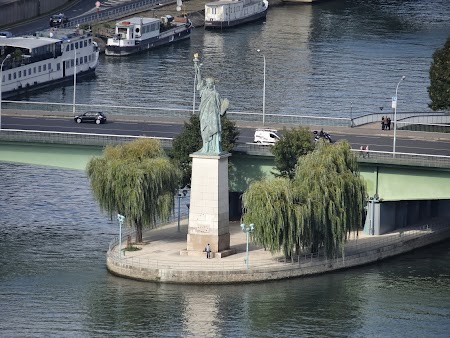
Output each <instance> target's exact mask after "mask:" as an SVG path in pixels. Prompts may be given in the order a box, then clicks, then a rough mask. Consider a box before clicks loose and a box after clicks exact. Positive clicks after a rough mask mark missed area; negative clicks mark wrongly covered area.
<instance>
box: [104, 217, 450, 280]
mask: <svg viewBox="0 0 450 338" xmlns="http://www.w3.org/2000/svg"><path fill="white" fill-rule="evenodd" d="M424 225H425V222H424V223H423V224H416V225H415V226H413V227H410V228H404V229H398V230H397V231H395V232H392V233H388V234H384V235H381V236H366V235H364V234H363V233H362V232H359V234H358V237H356V234H352V235H351V236H350V239H349V240H348V241H347V243H346V244H345V255H344V256H343V257H339V258H337V259H326V258H325V257H323V256H320V255H317V254H313V255H311V254H306V255H302V256H299V257H295V259H293V260H292V261H287V262H286V261H285V260H284V258H283V256H282V254H281V253H276V254H271V253H270V252H269V251H266V250H264V249H263V248H261V247H258V246H256V245H254V244H252V243H251V242H250V243H249V261H248V269H247V265H246V234H245V233H244V232H243V231H242V230H241V227H240V224H239V223H238V222H231V223H230V248H232V249H234V250H236V254H234V255H231V256H227V257H224V258H214V257H213V258H211V259H207V258H206V254H205V253H198V256H181V255H180V251H182V250H185V249H186V236H187V230H188V226H187V220H183V221H182V222H181V226H180V232H178V231H177V222H175V223H171V224H168V225H165V226H162V227H160V228H157V229H153V230H147V231H145V232H144V238H143V239H144V243H142V244H139V245H135V246H137V247H139V248H140V250H138V251H124V255H123V256H122V257H121V258H119V257H118V247H117V245H112V246H111V249H110V250H109V251H108V253H107V268H108V270H109V271H110V272H111V273H113V274H115V275H118V276H121V277H125V278H130V279H136V280H144V281H150V282H165V283H182V284H229V283H242V282H259V281H267V280H277V279H286V278H294V277H301V276H306V275H314V274H320V273H326V272H331V271H336V270H340V269H346V268H351V267H356V266H360V265H364V264H368V263H372V262H376V261H379V260H381V259H385V258H388V257H392V256H395V255H398V254H402V253H405V252H408V251H411V250H413V249H415V248H419V247H422V246H425V245H430V244H432V243H435V242H438V241H442V240H444V239H446V238H449V237H450V226H449V222H448V220H434V221H432V222H429V223H428V224H427V225H426V226H424ZM133 241H134V238H133ZM116 244H117V243H116ZM206 244H207V243H205V246H206ZM125 246H126V243H124V242H122V247H123V248H125Z"/></svg>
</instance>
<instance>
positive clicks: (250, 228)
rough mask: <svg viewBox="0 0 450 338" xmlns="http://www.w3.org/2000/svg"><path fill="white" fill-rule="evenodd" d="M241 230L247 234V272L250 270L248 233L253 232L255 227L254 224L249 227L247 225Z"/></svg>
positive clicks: (243, 225) (242, 225)
mask: <svg viewBox="0 0 450 338" xmlns="http://www.w3.org/2000/svg"><path fill="white" fill-rule="evenodd" d="M241 228H242V231H244V232H245V235H246V240H247V247H246V258H245V264H246V266H247V270H248V233H249V232H253V230H254V229H255V225H254V224H253V223H252V224H250V225H249V226H246V225H245V224H241Z"/></svg>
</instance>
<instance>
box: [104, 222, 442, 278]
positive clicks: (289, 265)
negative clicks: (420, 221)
mask: <svg viewBox="0 0 450 338" xmlns="http://www.w3.org/2000/svg"><path fill="white" fill-rule="evenodd" d="M449 234H450V225H449V224H448V222H442V221H439V222H431V223H429V224H426V225H423V226H421V227H418V228H416V229H405V230H404V231H402V232H399V233H396V234H388V235H381V236H375V237H370V238H364V239H361V240H351V241H348V242H347V243H346V244H345V246H344V250H343V252H342V254H340V255H339V256H338V257H336V258H333V259H329V258H327V257H326V256H325V255H324V253H323V252H315V253H303V254H301V255H296V256H292V257H291V258H289V259H286V258H284V257H281V255H279V256H275V257H274V258H272V259H257V258H256V257H253V258H252V260H251V264H250V265H249V270H258V271H263V270H270V271H272V272H273V271H277V270H278V271H281V270H290V269H298V268H311V267H314V266H322V265H323V264H324V263H341V264H346V263H347V264H349V265H352V264H351V262H352V261H355V260H360V259H361V258H367V260H371V259H372V260H375V258H377V257H378V256H379V253H380V252H383V253H389V252H390V251H391V252H395V250H396V249H397V248H398V247H399V246H401V245H404V244H405V243H408V242H411V241H414V240H417V239H419V238H424V237H431V238H437V239H445V238H447V237H448V236H449ZM126 237H127V236H124V237H123V239H124V240H125V239H126ZM118 244H119V239H118V237H116V238H114V239H113V240H112V241H111V242H110V244H109V248H108V252H107V256H108V257H109V258H110V259H111V260H113V261H116V262H121V263H126V264H127V265H128V266H133V267H138V268H144V269H168V270H178V271H233V270H238V271H240V270H246V262H245V260H233V261H230V260H228V261H227V260H226V259H225V260H224V259H222V260H211V261H201V262H197V261H186V260H180V261H173V260H160V259H150V258H142V257H124V258H119V251H118Z"/></svg>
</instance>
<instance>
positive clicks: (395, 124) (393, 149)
mask: <svg viewBox="0 0 450 338" xmlns="http://www.w3.org/2000/svg"><path fill="white" fill-rule="evenodd" d="M405 78H406V76H402V78H401V79H400V81H398V84H397V87H396V88H395V96H394V97H393V98H392V108H394V144H393V148H392V156H393V157H395V141H396V138H397V101H398V100H397V92H398V86H400V83H401V82H402V81H403V80H404V79H405Z"/></svg>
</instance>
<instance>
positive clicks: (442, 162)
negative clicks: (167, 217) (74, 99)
mask: <svg viewBox="0 0 450 338" xmlns="http://www.w3.org/2000/svg"><path fill="white" fill-rule="evenodd" d="M139 138H151V139H157V140H159V141H160V142H161V146H162V147H163V148H164V149H169V148H171V147H172V141H173V139H172V138H168V137H152V136H133V135H114V134H91V133H75V132H57V131H40V130H20V129H2V130H1V132H0V141H4V142H27V143H55V144H76V145H91V146H105V145H108V144H111V145H114V144H120V143H124V142H130V141H133V140H135V139H139ZM271 149H272V147H271V146H267V145H260V144H257V143H238V144H237V145H236V147H235V148H234V151H236V152H243V153H246V154H249V155H254V156H273V154H272V150H271ZM352 151H353V152H354V153H355V154H356V155H357V157H358V161H359V162H371V163H393V164H400V165H401V164H406V165H419V166H426V167H443V168H448V167H450V156H444V155H429V154H415V153H399V152H396V153H395V157H394V154H393V153H392V152H387V151H374V150H370V151H365V150H360V149H352Z"/></svg>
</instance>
